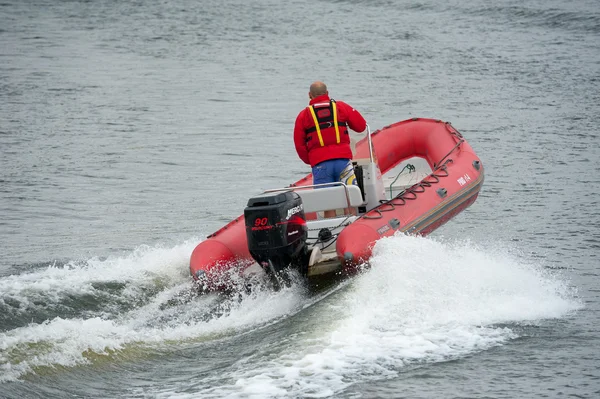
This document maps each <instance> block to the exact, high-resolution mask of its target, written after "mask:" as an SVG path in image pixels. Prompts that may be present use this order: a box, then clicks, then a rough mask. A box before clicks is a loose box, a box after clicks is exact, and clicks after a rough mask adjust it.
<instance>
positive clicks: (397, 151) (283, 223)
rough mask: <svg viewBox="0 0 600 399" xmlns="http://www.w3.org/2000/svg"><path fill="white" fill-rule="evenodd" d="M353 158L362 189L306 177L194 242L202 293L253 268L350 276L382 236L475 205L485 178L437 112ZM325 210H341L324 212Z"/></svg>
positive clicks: (366, 142) (389, 131)
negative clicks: (326, 215)
mask: <svg viewBox="0 0 600 399" xmlns="http://www.w3.org/2000/svg"><path fill="white" fill-rule="evenodd" d="M367 130H368V129H367ZM354 165H355V171H356V175H357V180H358V185H357V186H346V185H344V184H342V183H336V184H330V185H321V186H324V187H316V186H315V185H313V184H312V175H311V174H309V175H308V176H306V177H305V178H303V179H301V180H299V181H297V182H296V183H294V184H292V185H290V186H289V187H285V188H280V189H274V190H267V191H266V192H264V193H262V194H261V195H258V196H257V197H254V198H251V199H250V200H249V201H248V206H247V207H246V209H245V210H244V214H243V215H241V216H239V217H238V218H236V219H234V220H233V221H231V222H230V223H228V224H227V225H226V226H224V227H223V228H221V229H220V230H218V231H217V232H215V233H214V234H211V235H210V236H208V237H207V239H206V240H204V241H202V242H201V243H200V244H199V245H198V246H197V247H196V248H195V249H194V251H193V253H192V256H191V259H190V272H191V274H192V277H193V278H194V280H196V281H197V283H198V285H199V286H200V287H201V288H202V289H204V290H228V289H230V288H232V286H233V285H236V284H237V283H239V282H244V281H246V280H247V279H248V278H250V277H251V276H255V275H266V276H270V277H271V280H272V281H273V278H276V277H277V276H280V275H281V273H284V272H285V270H289V269H297V270H298V271H299V273H300V274H301V275H304V276H306V277H308V278H309V279H318V278H322V277H323V276H324V275H332V274H346V273H351V272H354V271H356V270H357V267H358V266H360V265H361V264H363V263H366V262H367V261H368V259H369V257H370V256H371V251H372V248H373V245H374V243H375V242H376V241H377V240H378V239H380V238H381V237H386V236H391V235H393V234H395V233H396V232H402V233H407V234H419V235H426V234H429V233H430V232H432V231H434V230H435V229H436V228H438V227H439V226H441V225H442V224H444V223H445V222H447V221H448V220H450V219H451V218H452V217H454V216H455V215H457V214H458V213H459V212H461V211H462V210H463V209H465V208H467V207H468V206H469V205H471V204H472V203H473V202H474V201H475V199H476V198H477V195H478V194H479V190H480V189H481V185H482V184H483V165H482V164H481V161H480V160H479V158H478V157H477V155H476V154H475V152H474V151H473V149H472V148H471V146H470V145H469V144H468V143H467V142H466V141H465V139H464V138H463V136H462V135H461V134H460V133H459V132H458V131H457V130H456V129H455V128H454V127H453V126H452V125H451V124H450V123H448V122H442V121H439V120H433V119H422V118H414V119H410V120H406V121H402V122H398V123H395V124H392V125H390V126H386V127H384V128H383V129H380V130H378V131H376V132H374V133H373V134H371V133H370V132H369V133H368V135H367V137H365V138H364V139H363V140H361V141H360V142H358V144H357V146H356V153H355V157H354ZM415 165H416V166H415ZM329 209H336V210H337V216H336V217H333V218H324V217H323V213H322V212H323V211H325V210H329ZM277 278H278V277H277ZM277 281H280V280H277Z"/></svg>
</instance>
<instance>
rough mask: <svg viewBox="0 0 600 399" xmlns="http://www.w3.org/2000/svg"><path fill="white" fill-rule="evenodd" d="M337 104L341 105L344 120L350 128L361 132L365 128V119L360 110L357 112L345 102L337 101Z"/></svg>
mask: <svg viewBox="0 0 600 399" xmlns="http://www.w3.org/2000/svg"><path fill="white" fill-rule="evenodd" d="M337 104H338V106H340V105H342V106H343V110H344V114H345V117H346V121H347V123H348V127H349V128H350V129H352V130H354V131H355V132H358V133H361V132H363V131H364V130H365V129H366V128H367V121H365V118H363V116H362V115H361V114H360V112H358V111H357V110H355V109H354V108H352V107H351V106H350V105H348V104H346V103H345V102H342V101H338V102H337Z"/></svg>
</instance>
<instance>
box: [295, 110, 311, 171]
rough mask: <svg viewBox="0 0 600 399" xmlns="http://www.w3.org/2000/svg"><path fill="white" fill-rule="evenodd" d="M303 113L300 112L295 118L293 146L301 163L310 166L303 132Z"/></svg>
mask: <svg viewBox="0 0 600 399" xmlns="http://www.w3.org/2000/svg"><path fill="white" fill-rule="evenodd" d="M304 111H305V110H302V111H301V112H300V113H299V114H298V117H297V118H296V124H295V125H294V145H295V146H296V152H297V153H298V156H299V157H300V159H301V160H302V162H304V163H305V164H308V165H310V162H309V161H308V147H307V146H306V133H305V132H304Z"/></svg>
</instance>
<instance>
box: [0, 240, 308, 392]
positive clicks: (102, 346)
mask: <svg viewBox="0 0 600 399" xmlns="http://www.w3.org/2000/svg"><path fill="white" fill-rule="evenodd" d="M197 242H198V241H197V240H193V241H190V242H186V243H184V244H181V245H178V246H176V247H174V248H160V247H156V248H150V247H143V248H139V249H137V250H136V251H134V252H133V253H131V254H130V255H127V256H124V257H115V258H109V259H106V260H100V259H95V258H94V259H90V260H88V261H87V262H83V263H82V262H70V263H68V264H66V265H64V266H62V267H57V266H55V265H53V266H50V267H48V268H47V269H45V270H41V271H36V272H32V273H28V274H23V275H13V276H9V277H7V278H4V279H2V280H0V292H1V293H2V294H1V296H0V301H1V303H2V304H3V305H4V306H6V307H7V309H12V311H13V312H14V313H19V314H21V316H23V314H24V315H27V314H28V312H31V311H32V309H34V310H35V309H37V310H39V309H38V308H39V307H42V308H43V309H44V310H45V311H47V312H48V313H47V314H49V315H52V316H50V317H49V318H47V319H45V320H43V321H41V322H37V323H36V322H32V323H29V324H27V325H23V326H18V327H16V328H12V329H10V330H8V331H4V332H1V333H0V382H3V381H11V380H16V379H18V378H20V377H22V376H23V375H25V374H27V373H31V372H36V371H38V370H40V369H43V368H46V367H56V366H65V367H71V366H76V365H80V364H88V363H90V362H91V361H92V360H93V359H94V358H98V356H100V357H102V356H106V357H111V356H113V355H114V354H115V353H116V354H118V355H119V356H120V357H127V351H128V350H129V349H132V347H135V346H138V347H139V346H142V347H144V348H145V350H147V349H148V348H150V349H160V348H161V347H163V346H165V345H168V344H169V342H171V343H172V342H173V341H175V342H181V341H184V340H202V339H203V337H204V339H214V338H215V337H222V336H224V335H227V334H232V333H235V332H238V331H239V330H240V329H244V328H247V327H252V326H255V325H260V324H264V323H268V322H270V321H271V320H273V319H276V318H278V317H281V316H283V315H285V314H287V313H288V312H289V311H290V309H294V308H295V307H297V306H298V303H299V302H300V301H299V300H298V295H301V290H299V289H294V288H291V289H287V290H284V291H282V292H279V293H271V292H267V291H262V292H260V291H259V292H257V293H254V294H252V295H246V296H244V297H243V300H242V301H240V302H235V301H227V302H225V303H222V302H223V298H221V297H218V296H205V297H196V295H195V293H194V291H193V290H192V289H191V279H190V277H189V272H188V261H189V256H190V253H191V251H192V249H193V247H194V246H195V245H196V244H197ZM99 283H102V284H99ZM103 284H104V285H103ZM106 284H108V285H110V286H112V285H115V284H118V285H119V287H120V288H119V290H117V291H116V292H113V293H111V294H110V295H107V291H106V287H107V285H106ZM86 295H87V297H86V298H87V300H88V302H89V297H92V298H95V299H96V301H101V300H102V301H104V300H106V301H108V302H107V303H105V304H104V305H105V306H103V307H102V309H103V310H102V311H89V307H88V308H86V307H83V309H79V312H74V311H73V312H71V313H77V314H78V315H79V316H78V317H67V316H64V315H55V314H54V313H55V312H52V311H51V310H52V309H53V308H55V307H56V308H61V307H64V303H65V301H66V298H69V297H73V296H74V297H79V298H81V297H83V296H86ZM117 295H118V296H119V298H115V296H117ZM111 301H112V302H111ZM123 301H125V302H127V303H128V306H127V307H123V306H120V302H123ZM15 303H17V304H18V305H14V304H15ZM9 304H10V306H8V305H9ZM94 305H95V306H94V308H96V307H97V306H96V305H97V304H94ZM298 309H299V308H298ZM71 310H72V309H71ZM132 352H135V350H133V351H132Z"/></svg>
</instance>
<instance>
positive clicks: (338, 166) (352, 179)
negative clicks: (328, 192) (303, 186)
mask: <svg viewBox="0 0 600 399" xmlns="http://www.w3.org/2000/svg"><path fill="white" fill-rule="evenodd" d="M312 173H313V184H324V183H335V182H338V181H339V182H342V183H345V184H347V185H355V186H356V185H357V183H356V176H355V175H354V167H353V166H352V161H350V160H349V159H330V160H328V161H323V162H321V163H319V164H317V165H315V166H314V167H313V168H312Z"/></svg>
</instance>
